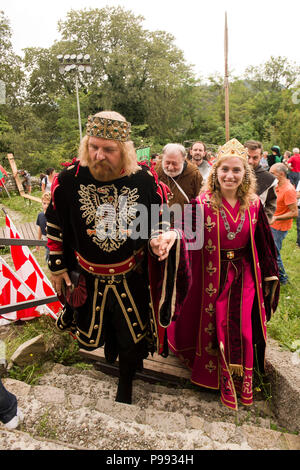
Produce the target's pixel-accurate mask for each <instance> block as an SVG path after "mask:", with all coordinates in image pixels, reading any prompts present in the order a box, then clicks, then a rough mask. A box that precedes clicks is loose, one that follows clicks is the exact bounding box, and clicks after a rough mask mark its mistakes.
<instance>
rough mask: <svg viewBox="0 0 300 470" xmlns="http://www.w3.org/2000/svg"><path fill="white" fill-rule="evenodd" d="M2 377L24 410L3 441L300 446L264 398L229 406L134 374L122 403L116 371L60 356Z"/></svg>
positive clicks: (120, 446) (61, 445)
mask: <svg viewBox="0 0 300 470" xmlns="http://www.w3.org/2000/svg"><path fill="white" fill-rule="evenodd" d="M3 382H4V384H5V386H6V388H7V389H8V390H10V391H11V392H13V393H15V394H16V396H17V397H18V401H19V406H20V408H21V409H22V411H23V413H24V422H23V423H22V425H21V427H20V430H18V431H10V432H9V431H5V430H4V428H3V427H0V436H1V433H4V434H2V435H3V437H4V439H1V444H0V445H2V446H5V447H3V448H5V449H16V448H22V449H24V450H25V449H38V448H41V449H68V450H69V449H91V450H96V449H97V450H200V449H201V450H202V449H206V450H217V449H218V450H252V449H253V450H254V449H255V450H263V449H277V450H291V449H295V450H296V449H297V450H300V438H299V436H297V435H294V434H289V433H285V432H282V431H279V430H274V429H271V427H274V426H276V420H275V418H274V416H273V415H272V413H271V411H270V410H269V408H268V407H267V406H266V404H265V402H263V401H262V400H260V401H257V402H255V404H254V405H253V407H249V408H246V407H242V406H241V407H240V408H239V410H238V411H237V412H234V411H231V410H229V409H227V408H225V407H224V406H223V405H222V404H221V403H220V400H219V394H218V393H215V392H206V391H205V392H202V391H199V389H198V388H193V387H190V388H182V387H178V388H176V387H167V386H163V385H159V384H150V383H146V382H143V381H141V380H135V381H134V387H133V403H132V405H126V404H121V403H117V402H115V401H114V399H115V394H116V389H117V378H116V377H111V376H108V375H106V374H104V373H102V372H100V371H96V370H80V369H78V368H75V367H66V366H62V365H59V364H57V365H55V366H54V367H53V368H52V370H50V371H49V372H47V373H46V374H45V375H43V376H42V377H41V378H40V379H39V382H38V384H37V385H34V386H30V385H27V384H25V383H23V382H20V381H17V380H13V379H4V380H3ZM18 446H19V447H18ZM0 449H2V447H0Z"/></svg>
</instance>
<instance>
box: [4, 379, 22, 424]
mask: <svg viewBox="0 0 300 470" xmlns="http://www.w3.org/2000/svg"><path fill="white" fill-rule="evenodd" d="M17 405H18V403H17V398H16V397H15V395H14V394H13V393H10V392H9V391H8V390H6V388H5V387H4V385H3V383H2V381H1V379H0V421H2V423H4V424H6V423H8V422H9V421H10V420H11V419H13V418H14V417H15V416H16V414H17Z"/></svg>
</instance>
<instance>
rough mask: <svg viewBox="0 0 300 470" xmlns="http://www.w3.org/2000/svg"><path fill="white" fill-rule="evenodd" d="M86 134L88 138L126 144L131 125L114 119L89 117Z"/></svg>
mask: <svg viewBox="0 0 300 470" xmlns="http://www.w3.org/2000/svg"><path fill="white" fill-rule="evenodd" d="M86 133H87V135H89V136H90V137H102V139H110V140H119V141H121V142H127V141H128V140H130V133H131V124H130V122H126V121H118V120H116V119H108V118H105V117H98V116H89V117H88V122H87V125H86Z"/></svg>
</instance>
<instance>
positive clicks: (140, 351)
mask: <svg viewBox="0 0 300 470" xmlns="http://www.w3.org/2000/svg"><path fill="white" fill-rule="evenodd" d="M103 332H104V335H103V337H104V344H105V346H104V351H105V356H106V360H107V361H108V362H114V359H116V357H117V355H119V370H120V376H121V375H124V374H125V375H126V374H128V373H129V372H130V371H135V370H136V369H137V368H139V367H140V365H141V363H142V360H143V359H145V358H146V357H147V356H148V350H147V343H146V340H145V338H143V339H142V340H140V341H139V342H138V343H135V342H134V340H133V338H132V335H131V333H130V330H129V328H128V325H127V322H126V319H125V317H124V314H123V312H122V309H121V307H120V305H119V303H118V301H117V299H116V296H115V294H114V292H113V290H112V289H110V290H109V293H108V295H107V299H106V304H105V311H104V321H103Z"/></svg>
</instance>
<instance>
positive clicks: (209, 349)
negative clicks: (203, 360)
mask: <svg viewBox="0 0 300 470" xmlns="http://www.w3.org/2000/svg"><path fill="white" fill-rule="evenodd" d="M205 351H206V352H207V354H210V355H211V356H217V355H218V351H217V349H214V348H213V346H212V342H210V343H208V346H206V348H205Z"/></svg>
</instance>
